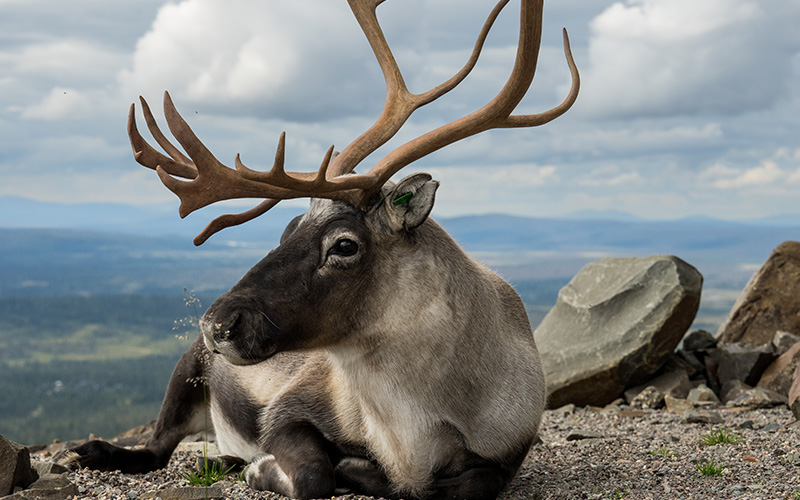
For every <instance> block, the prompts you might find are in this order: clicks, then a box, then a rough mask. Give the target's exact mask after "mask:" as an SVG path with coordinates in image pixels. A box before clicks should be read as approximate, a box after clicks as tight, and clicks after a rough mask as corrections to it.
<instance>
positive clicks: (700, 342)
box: [683, 330, 717, 352]
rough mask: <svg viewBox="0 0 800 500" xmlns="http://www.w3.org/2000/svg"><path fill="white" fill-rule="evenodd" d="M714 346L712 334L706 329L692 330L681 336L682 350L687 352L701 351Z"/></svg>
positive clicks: (715, 342)
mask: <svg viewBox="0 0 800 500" xmlns="http://www.w3.org/2000/svg"><path fill="white" fill-rule="evenodd" d="M716 346H717V341H716V340H715V339H714V335H712V334H711V332H708V331H706V330H694V331H693V332H690V333H688V334H687V335H686V336H685V337H684V338H683V350H684V351H687V352H696V351H702V350H703V349H711V348H712V347H716Z"/></svg>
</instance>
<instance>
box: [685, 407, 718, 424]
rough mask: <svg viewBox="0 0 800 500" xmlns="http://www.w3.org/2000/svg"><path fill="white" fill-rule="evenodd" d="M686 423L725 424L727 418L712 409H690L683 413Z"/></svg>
mask: <svg viewBox="0 0 800 500" xmlns="http://www.w3.org/2000/svg"><path fill="white" fill-rule="evenodd" d="M683 423H685V424H723V423H725V419H724V418H722V416H720V414H719V413H717V412H715V411H710V410H688V411H687V412H686V413H684V414H683Z"/></svg>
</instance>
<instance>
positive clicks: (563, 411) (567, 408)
mask: <svg viewBox="0 0 800 500" xmlns="http://www.w3.org/2000/svg"><path fill="white" fill-rule="evenodd" d="M553 413H555V414H556V415H560V416H561V417H566V416H567V415H572V414H573V413H575V405H574V404H572V403H570V404H566V405H564V406H562V407H560V408H556V409H555V410H553Z"/></svg>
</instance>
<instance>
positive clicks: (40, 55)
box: [0, 39, 125, 85]
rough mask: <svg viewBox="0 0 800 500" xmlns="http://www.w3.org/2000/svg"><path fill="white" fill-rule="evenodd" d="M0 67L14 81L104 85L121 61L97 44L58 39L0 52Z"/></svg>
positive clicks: (117, 56)
mask: <svg viewBox="0 0 800 500" xmlns="http://www.w3.org/2000/svg"><path fill="white" fill-rule="evenodd" d="M0 63H2V64H3V65H4V67H5V68H6V71H8V73H9V74H13V75H14V76H15V78H42V79H46V80H48V81H51V82H59V83H60V84H62V85H64V84H74V83H76V82H80V83H83V84H85V83H87V82H90V81H91V82H95V83H97V82H102V81H105V80H107V79H108V77H109V76H111V75H113V74H114V73H115V72H116V71H117V69H118V68H120V67H121V66H122V65H123V64H124V63H125V58H124V56H123V55H122V54H120V53H119V52H117V51H115V50H109V49H108V48H106V47H103V46H101V45H99V44H98V43H92V42H89V41H86V40H80V39H59V40H52V41H47V42H36V43H31V44H27V45H23V46H21V47H18V48H16V49H6V50H0Z"/></svg>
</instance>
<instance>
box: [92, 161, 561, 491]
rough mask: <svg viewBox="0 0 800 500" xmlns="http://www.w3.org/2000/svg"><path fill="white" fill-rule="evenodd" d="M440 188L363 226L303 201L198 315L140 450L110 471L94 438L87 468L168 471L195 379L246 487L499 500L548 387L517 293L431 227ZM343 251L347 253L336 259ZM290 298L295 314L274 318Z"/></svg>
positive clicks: (403, 187) (332, 207) (353, 215)
mask: <svg viewBox="0 0 800 500" xmlns="http://www.w3.org/2000/svg"><path fill="white" fill-rule="evenodd" d="M437 185H438V184H437V183H436V182H435V181H431V180H430V176H427V175H423V174H418V175H415V176H411V177H410V178H409V179H408V180H406V181H403V182H402V183H401V184H400V185H399V186H398V189H399V190H400V191H402V192H411V193H413V194H414V198H412V202H413V203H408V204H406V205H405V206H402V207H397V206H395V205H394V204H393V202H392V196H391V195H390V194H388V191H387V193H385V194H384V200H383V201H382V202H381V203H379V204H378V206H376V208H375V209H372V210H370V211H368V212H367V213H366V214H365V213H364V212H362V211H360V210H358V209H355V208H353V207H351V206H349V205H347V204H346V203H343V202H332V201H328V200H314V201H313V202H312V206H311V209H310V210H309V211H308V212H307V213H306V214H305V215H304V216H303V217H302V219H300V220H299V221H298V222H297V223H296V224H293V225H291V226H290V228H288V229H287V232H286V234H285V235H284V237H283V238H282V243H281V245H280V246H279V247H278V248H277V249H275V250H274V251H273V252H271V253H270V254H269V255H268V256H267V257H266V258H265V259H264V260H263V261H262V262H260V263H259V264H257V265H256V266H255V267H254V268H253V269H252V270H251V271H250V272H248V273H247V275H245V277H244V278H243V279H242V280H241V281H240V282H239V283H238V284H237V285H236V286H234V287H233V288H232V289H231V290H230V291H229V292H227V293H226V294H224V295H223V296H221V297H220V298H219V299H217V301H216V302H215V303H214V304H213V305H212V306H211V307H210V308H209V310H208V311H207V312H206V314H205V315H204V316H203V318H202V320H201V325H202V329H203V334H202V335H201V337H199V338H198V340H197V341H196V342H195V344H194V345H193V346H192V348H191V349H190V350H189V352H188V353H187V354H186V355H185V356H184V357H183V359H182V360H181V362H180V363H179V366H178V368H176V372H175V375H174V376H173V379H172V381H171V382H170V388H169V390H168V393H167V396H166V397H165V401H164V405H163V407H162V411H161V414H160V416H159V421H158V424H157V428H156V431H155V433H154V435H153V437H152V438H151V440H150V441H149V442H148V443H147V445H146V446H145V452H142V451H141V450H140V451H136V450H133V451H130V453H128V454H126V453H120V452H119V450H116V459H112V458H111V457H110V456H108V455H110V454H109V453H106V452H101V451H98V450H102V449H104V448H103V446H105V445H99V444H97V443H89V444H87V445H84V446H83V447H81V448H79V449H77V450H76V451H77V452H78V454H79V455H80V457H81V458H80V462H81V464H83V465H89V466H94V467H98V466H101V467H102V468H119V469H121V470H126V471H138V470H143V469H146V468H147V467H146V466H145V462H147V463H148V464H149V463H152V464H156V463H157V464H161V465H162V466H163V464H165V463H166V461H167V460H168V459H169V455H170V454H171V453H172V451H173V449H174V447H175V445H177V443H178V442H179V441H180V439H182V438H183V437H185V436H186V435H188V434H190V433H193V432H198V431H201V430H202V419H200V418H198V416H200V415H202V414H203V412H204V411H206V409H205V408H204V407H203V404H202V399H201V397H198V393H199V391H200V389H198V388H197V387H195V385H196V384H192V380H189V381H188V382H187V379H192V378H196V375H197V374H198V373H200V372H202V373H203V374H204V375H203V378H204V383H205V384H206V388H207V397H208V408H207V411H208V412H209V414H210V416H211V424H212V426H213V429H214V432H215V434H216V439H217V444H218V446H219V449H220V452H221V453H222V454H224V455H233V456H237V457H240V458H242V459H245V460H251V459H253V463H252V464H251V465H250V466H249V467H248V470H247V473H246V478H247V481H248V483H249V484H250V485H251V486H253V487H255V488H258V489H269V490H272V491H277V492H280V493H283V494H285V495H288V496H291V497H298V498H313V497H317V496H330V495H332V494H333V493H334V491H335V490H336V488H345V489H349V490H353V491H356V492H359V493H366V494H373V495H380V496H397V495H399V496H405V497H409V496H410V497H416V498H426V497H440V496H445V495H447V494H449V492H451V491H462V490H461V488H462V487H463V485H461V482H459V481H456V483H457V484H456V486H451V485H450V482H452V481H453V480H454V479H455V478H459V477H460V476H462V475H463V474H465V473H469V472H470V471H475V470H478V471H480V472H481V474H484V473H488V474H489V475H490V476H491V481H488V482H487V481H485V480H483V479H482V480H481V486H480V487H478V486H475V485H474V484H472V483H469V493H470V494H471V495H475V497H476V498H482V497H486V496H489V497H494V496H496V495H497V493H499V491H500V489H501V488H502V487H503V486H504V485H505V484H507V482H508V481H510V480H511V478H512V477H513V476H514V474H515V473H516V470H517V469H518V467H519V465H520V464H521V462H522V460H523V459H524V457H525V455H526V454H527V451H528V448H529V447H530V445H531V443H532V442H533V440H534V438H535V437H536V433H537V429H538V426H539V420H540V417H541V414H542V411H543V409H544V404H545V389H544V379H543V375H542V369H541V364H540V362H539V358H538V354H537V351H536V347H535V344H534V341H533V334H532V332H531V328H530V325H529V322H528V318H527V315H526V313H525V309H524V306H523V304H522V302H521V300H520V299H519V297H518V296H517V294H516V293H515V292H514V290H513V289H512V288H511V286H510V285H508V284H507V283H506V282H505V281H503V280H502V279H500V278H499V277H497V276H496V275H495V274H493V273H492V272H491V271H489V270H488V269H486V268H484V267H483V266H481V265H480V264H478V263H476V262H474V261H473V260H471V259H470V258H469V257H468V256H467V255H466V254H464V252H463V251H462V250H461V249H460V248H459V247H458V245H457V244H456V243H455V242H454V241H453V240H452V239H451V238H450V237H449V236H448V235H447V233H446V232H445V231H444V230H443V229H442V228H441V227H440V226H439V225H438V224H436V223H435V222H434V221H433V220H430V219H429V218H427V215H428V213H429V212H430V207H431V206H432V203H433V191H435V189H436V187H437ZM417 200H419V202H420V203H423V204H425V206H422V207H421V208H420V207H417V206H415V203H416V202H417ZM341 241H348V242H355V243H356V245H357V247H358V251H357V252H355V253H353V254H352V255H350V252H349V251H348V252H346V254H347V255H346V256H345V257H343V256H342V255H335V254H332V253H331V252H330V248H338V246H337V245H340V242H341ZM378 268H380V270H381V271H380V272H378ZM298 290H303V291H304V292H305V293H306V294H307V295H310V297H308V296H299V295H296V294H297V293H298ZM288 303H291V304H292V307H295V308H297V307H300V309H299V310H298V311H299V312H300V313H302V314H301V318H299V319H297V318H295V315H296V314H297V312H296V311H290V312H289V313H288V316H285V315H287V313H286V312H284V311H282V310H281V309H282V308H283V307H284V305H285V304H288ZM331 307H333V309H330V310H328V309H326V308H331ZM284 317H286V318H288V319H284ZM187 374H191V375H194V377H187ZM192 393H193V394H194V396H193V397H192V396H190V394H192ZM178 403H180V405H178ZM178 421H180V423H178V424H177V425H176V422H178ZM168 444H169V445H168ZM146 450H150V453H147V452H146ZM104 453H105V455H104ZM154 455H157V457H155V459H154V457H153V456H154ZM253 457H255V458H253ZM145 458H146V460H145ZM151 468H152V467H151ZM310 470H313V473H311V472H310ZM326 474H327V477H326V478H325V479H323V480H321V481H316V482H314V484H312V485H307V484H305V483H304V482H303V479H302V478H306V477H312V476H313V477H319V476H320V475H322V476H325V475H326ZM453 488H455V490H453Z"/></svg>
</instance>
